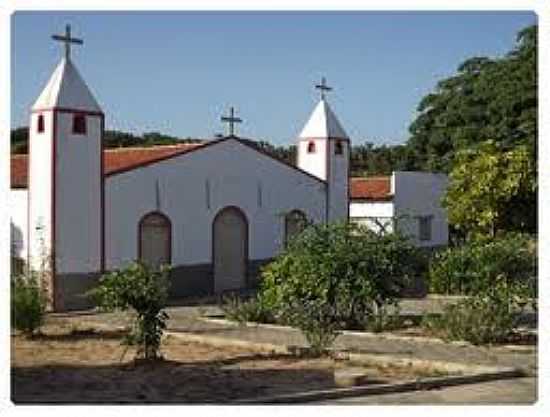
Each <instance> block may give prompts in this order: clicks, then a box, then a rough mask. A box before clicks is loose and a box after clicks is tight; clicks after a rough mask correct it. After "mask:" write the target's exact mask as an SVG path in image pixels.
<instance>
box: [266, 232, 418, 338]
mask: <svg viewBox="0 0 550 417" xmlns="http://www.w3.org/2000/svg"><path fill="white" fill-rule="evenodd" d="M418 261H419V252H418V251H417V250H416V249H415V248H414V247H413V246H412V245H411V244H410V243H409V242H408V241H407V240H406V239H405V238H404V237H402V236H400V235H397V234H384V235H378V234H376V233H374V232H372V231H370V230H369V229H367V228H366V227H364V226H359V225H355V224H347V223H337V224H330V225H313V226H310V227H308V228H307V229H306V230H305V231H304V232H302V233H301V234H300V235H298V236H297V237H296V238H295V239H293V240H292V241H291V242H290V244H289V245H288V247H287V249H286V250H285V252H284V253H282V254H281V255H280V256H279V257H278V258H277V259H276V260H275V261H273V262H272V263H270V264H269V265H268V266H267V267H265V268H264V269H263V271H262V278H263V280H262V284H261V289H260V293H259V298H260V299H261V302H262V303H263V305H264V306H265V308H266V309H268V310H269V311H271V312H272V313H273V315H274V317H275V318H276V319H277V320H279V321H283V322H286V323H288V324H291V325H294V326H297V327H298V328H300V329H301V330H302V331H303V332H304V334H305V335H306V337H307V338H308V341H309V342H310V344H313V343H317V344H326V343H329V342H332V341H333V340H334V337H335V333H334V332H335V329H337V328H341V327H342V326H346V327H357V326H364V325H365V323H367V322H368V321H369V320H372V319H373V317H374V316H375V315H376V314H377V313H378V312H379V311H380V309H382V308H383V307H384V306H386V305H387V304H389V303H392V302H393V301H394V300H395V297H397V296H398V294H399V293H400V291H401V290H402V288H403V287H404V286H405V285H406V283H407V281H408V279H409V278H410V277H412V276H413V275H414V273H415V272H416V267H417V266H418ZM327 346H328V345H327Z"/></svg>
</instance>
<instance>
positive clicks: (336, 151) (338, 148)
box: [334, 140, 344, 155]
mask: <svg viewBox="0 0 550 417" xmlns="http://www.w3.org/2000/svg"><path fill="white" fill-rule="evenodd" d="M343 153H344V145H343V144H342V141H341V140H337V141H336V144H335V145H334V154H335V155H343Z"/></svg>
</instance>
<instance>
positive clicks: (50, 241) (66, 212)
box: [28, 26, 104, 310]
mask: <svg viewBox="0 0 550 417" xmlns="http://www.w3.org/2000/svg"><path fill="white" fill-rule="evenodd" d="M53 39H54V40H57V41H61V42H63V43H64V44H65V54H64V56H63V57H62V59H61V61H60V62H59V64H58V66H57V68H56V69H55V70H54V72H53V74H52V76H51V77H50V79H49V81H48V83H47V84H46V87H45V88H44V90H43V91H42V93H41V94H40V96H39V97H38V99H37V100H36V102H35V103H34V105H33V106H32V109H31V116H30V123H29V163H28V169H29V172H28V175H29V189H28V198H29V202H28V203H29V204H28V207H29V209H28V210H29V211H28V227H29V230H28V237H29V265H30V266H31V268H33V269H35V270H39V271H40V270H41V271H44V270H45V269H47V271H48V272H49V273H50V276H51V279H50V282H49V286H50V288H49V290H50V293H51V295H52V301H53V308H54V309H55V310H62V309H65V308H66V306H65V299H68V298H69V297H71V295H72V294H71V293H72V292H73V290H74V289H76V288H78V289H82V287H83V285H82V282H85V281H86V280H87V278H88V276H89V275H90V274H97V273H99V272H101V270H102V269H103V172H102V171H103V169H102V165H103V163H102V138H103V130H104V115H103V112H102V110H101V108H100V107H99V105H98V104H97V102H96V100H95V99H94V97H93V95H92V93H91V92H90V90H89V89H88V87H87V85H86V83H85V82H84V80H83V79H82V77H81V76H80V74H79V72H78V70H77V69H76V67H75V65H74V64H73V62H72V59H71V56H70V47H71V44H82V43H83V41H82V40H81V39H77V38H73V37H72V36H71V29H70V26H67V27H66V32H65V34H64V35H54V36H53Z"/></svg>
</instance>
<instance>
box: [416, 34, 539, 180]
mask: <svg viewBox="0 0 550 417" xmlns="http://www.w3.org/2000/svg"><path fill="white" fill-rule="evenodd" d="M417 110H418V116H417V118H416V120H414V121H413V123H412V124H411V125H410V128H409V130H410V133H411V137H410V139H409V141H408V143H407V145H408V146H409V148H410V151H411V152H412V153H413V155H414V156H413V157H412V159H413V160H414V163H415V168H417V169H424V170H431V171H443V172H449V171H450V170H451V169H452V162H453V157H454V155H455V153H456V152H457V151H458V150H460V149H463V148H466V147H469V146H473V145H476V144H478V143H480V142H482V141H485V140H494V141H495V142H497V143H499V144H501V145H503V146H504V147H505V148H511V147H514V146H516V145H527V146H528V147H529V148H531V149H532V150H533V155H534V154H535V152H534V150H535V146H536V140H537V27H536V26H530V27H527V28H526V29H524V30H522V31H521V32H519V34H518V36H517V44H516V46H515V48H514V49H513V50H512V51H511V52H509V53H508V54H507V55H506V56H504V57H502V58H496V59H491V58H486V57H473V58H470V59H468V60H466V61H465V62H464V63H462V64H461V65H460V66H459V68H458V73H457V74H456V75H454V76H452V77H450V78H447V79H445V80H442V81H440V82H439V83H438V84H437V88H436V90H435V91H434V92H433V93H431V94H428V95H427V96H426V97H424V98H423V99H422V101H421V102H420V104H419V105H418V108H417Z"/></svg>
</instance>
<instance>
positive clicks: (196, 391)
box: [11, 355, 334, 404]
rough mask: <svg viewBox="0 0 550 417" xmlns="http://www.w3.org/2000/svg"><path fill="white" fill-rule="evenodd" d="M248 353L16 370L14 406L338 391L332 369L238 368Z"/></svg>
mask: <svg viewBox="0 0 550 417" xmlns="http://www.w3.org/2000/svg"><path fill="white" fill-rule="evenodd" d="M273 358H277V356H273V355H271V356H269V357H266V356H265V355H245V356H238V357H234V358H230V359H227V360H221V361H220V360H218V361H208V362H192V363H187V362H180V361H159V362H156V363H155V364H153V365H147V364H141V365H134V364H133V363H132V364H128V363H127V364H120V365H114V364H111V365H106V366H74V365H70V366H69V365H64V364H56V365H55V366H40V367H13V368H12V376H11V383H12V400H13V401H14V403H16V404H30V403H32V404H44V403H50V404H51V403H56V404H77V403H79V404H82V403H88V404H89V403H102V404H109V403H112V404H119V403H216V404H220V403H226V402H231V401H235V400H240V399H249V398H257V397H263V396H266V395H274V394H282V393H293V392H300V391H303V390H304V389H307V390H314V389H328V388H333V387H334V382H333V373H332V371H331V370H321V369H239V364H240V363H242V362H243V361H251V360H253V361H255V362H256V363H257V364H258V365H259V366H260V367H261V362H262V361H263V360H268V359H270V360H271V359H273Z"/></svg>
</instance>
